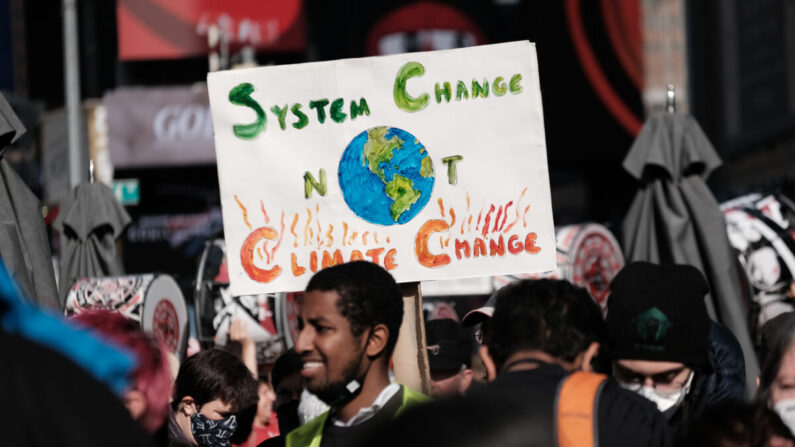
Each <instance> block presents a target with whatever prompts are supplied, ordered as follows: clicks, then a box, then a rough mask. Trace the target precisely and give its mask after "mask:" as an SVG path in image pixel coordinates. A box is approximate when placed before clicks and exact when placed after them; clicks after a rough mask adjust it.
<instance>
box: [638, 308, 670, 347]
mask: <svg viewBox="0 0 795 447" xmlns="http://www.w3.org/2000/svg"><path fill="white" fill-rule="evenodd" d="M632 321H633V323H635V328H636V330H637V331H638V337H640V338H641V339H642V340H644V341H647V342H656V341H659V340H660V339H661V338H663V337H665V334H666V333H667V332H668V329H670V328H671V326H673V323H671V320H669V319H668V317H667V316H666V315H665V314H664V313H663V311H661V310H660V309H658V308H656V307H652V308H651V309H649V310H647V311H645V312H643V313H641V314H639V315H638V316H637V317H635V319H634V320H632Z"/></svg>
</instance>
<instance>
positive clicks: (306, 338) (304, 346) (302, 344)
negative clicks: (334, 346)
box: [295, 325, 312, 354]
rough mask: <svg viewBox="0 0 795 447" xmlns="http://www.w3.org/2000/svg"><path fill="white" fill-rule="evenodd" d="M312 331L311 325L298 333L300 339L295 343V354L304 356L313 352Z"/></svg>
mask: <svg viewBox="0 0 795 447" xmlns="http://www.w3.org/2000/svg"><path fill="white" fill-rule="evenodd" d="M311 332H312V329H311V327H310V325H305V326H304V327H303V328H301V331H300V332H299V333H298V339H297V340H296V341H295V352H297V353H298V354H302V353H305V352H309V351H311V350H312V334H311Z"/></svg>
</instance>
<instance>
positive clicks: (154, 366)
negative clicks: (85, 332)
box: [72, 310, 172, 435]
mask: <svg viewBox="0 0 795 447" xmlns="http://www.w3.org/2000/svg"><path fill="white" fill-rule="evenodd" d="M72 320H73V321H75V322H76V323H77V324H79V325H82V326H84V327H86V328H88V329H89V330H93V331H96V332H98V333H99V334H100V335H101V336H102V337H104V338H105V339H107V340H108V341H110V342H112V343H115V344H117V345H118V346H119V347H120V348H122V349H124V350H126V351H128V352H130V353H131V354H133V355H134V357H135V358H136V361H137V366H136V368H135V369H134V371H133V373H132V377H131V378H130V379H131V383H132V385H131V387H130V389H128V390H126V391H125V392H124V394H123V396H122V398H123V401H124V405H125V406H126V407H127V409H128V410H129V411H130V414H131V415H132V417H133V419H135V420H136V421H137V422H138V423H139V424H141V426H142V427H143V428H144V429H145V430H146V431H147V432H148V433H150V434H151V435H155V433H156V432H157V431H158V429H160V428H161V427H163V426H164V423H165V421H166V417H167V416H168V404H169V397H170V396H171V384H172V378H171V370H170V367H169V362H168V357H167V349H166V347H165V346H164V345H163V344H162V343H160V342H158V341H156V340H154V339H153V338H152V337H151V336H150V335H148V334H146V333H145V332H143V331H142V330H141V328H140V326H139V325H138V323H137V322H135V321H133V320H130V319H128V318H126V317H124V316H123V315H121V314H119V313H116V312H112V311H107V310H92V311H88V312H83V313H81V314H79V315H75V316H74V317H73V318H72Z"/></svg>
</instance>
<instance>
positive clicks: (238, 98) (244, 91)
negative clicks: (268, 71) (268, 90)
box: [229, 82, 267, 140]
mask: <svg viewBox="0 0 795 447" xmlns="http://www.w3.org/2000/svg"><path fill="white" fill-rule="evenodd" d="M253 92H254V86H253V85H251V84H249V83H248V82H246V83H243V84H240V85H238V86H237V87H235V88H233V89H232V90H230V91H229V102H231V103H232V104H234V105H236V106H245V107H248V108H250V109H252V110H253V111H254V112H255V113H256V114H257V121H256V122H253V123H251V124H235V125H234V126H232V132H234V134H235V136H236V137H238V138H242V139H244V140H251V139H253V138H256V136H257V135H259V134H260V132H262V131H264V130H265V120H266V119H267V118H266V117H265V111H264V110H262V107H260V105H259V103H258V102H257V101H255V100H254V99H252V98H251V93H253Z"/></svg>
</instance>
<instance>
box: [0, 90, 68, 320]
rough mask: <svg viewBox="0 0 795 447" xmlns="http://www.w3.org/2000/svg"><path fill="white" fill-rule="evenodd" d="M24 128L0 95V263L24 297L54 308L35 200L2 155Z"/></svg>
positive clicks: (55, 297)
mask: <svg viewBox="0 0 795 447" xmlns="http://www.w3.org/2000/svg"><path fill="white" fill-rule="evenodd" d="M24 133H25V128H24V126H22V123H21V122H20V121H19V119H18V118H17V116H16V114H14V111H13V110H11V106H10V105H9V104H8V102H7V101H6V99H5V97H4V96H3V95H2V94H0V259H2V261H3V263H4V264H5V265H6V267H7V268H8V271H9V273H10V274H11V276H12V277H13V278H14V280H15V281H16V282H17V283H18V284H19V286H20V287H21V288H22V291H23V292H24V294H25V296H27V297H29V298H30V299H32V300H33V301H35V302H37V303H39V304H42V305H45V306H49V307H53V308H56V307H58V291H57V289H56V287H55V273H54V271H53V268H52V256H51V253H50V243H49V240H48V239H47V232H46V229H45V226H44V219H43V218H42V215H41V204H40V203H39V199H38V198H37V197H36V196H35V195H34V194H33V192H31V190H30V188H28V187H27V185H25V182H23V181H22V179H20V178H19V176H18V175H17V173H16V172H15V171H14V169H13V168H12V167H11V165H10V164H9V163H8V162H7V161H6V160H4V159H2V156H3V153H4V152H5V150H6V149H7V148H8V146H10V145H11V144H12V143H14V142H15V141H17V140H18V139H19V137H21V136H22V134H24Z"/></svg>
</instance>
